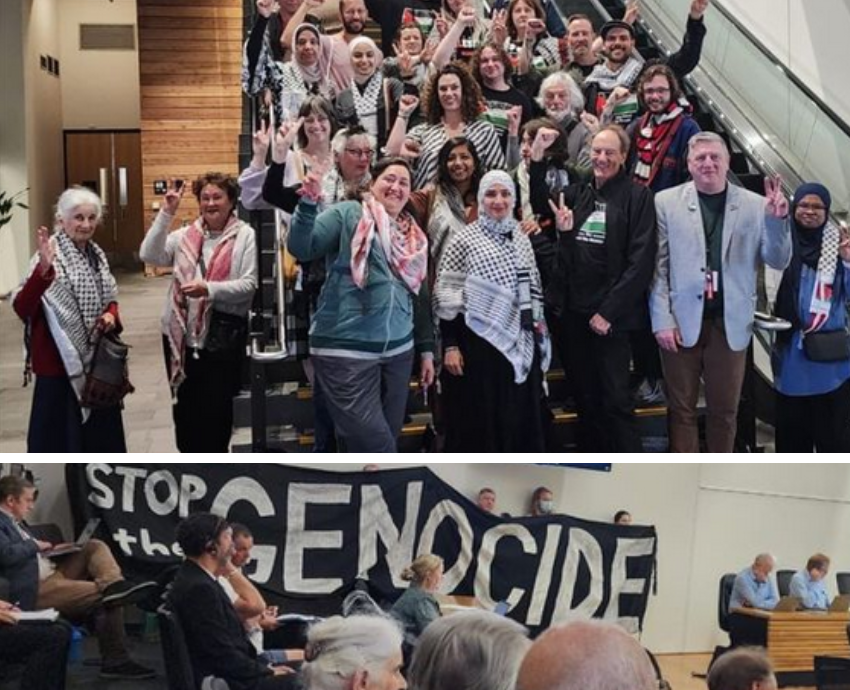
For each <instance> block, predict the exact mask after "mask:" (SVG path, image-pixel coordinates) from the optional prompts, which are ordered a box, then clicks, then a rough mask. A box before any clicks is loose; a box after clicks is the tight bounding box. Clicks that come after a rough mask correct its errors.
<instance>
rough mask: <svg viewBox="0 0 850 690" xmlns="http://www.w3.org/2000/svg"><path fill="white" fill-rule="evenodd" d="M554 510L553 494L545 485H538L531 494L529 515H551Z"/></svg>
mask: <svg viewBox="0 0 850 690" xmlns="http://www.w3.org/2000/svg"><path fill="white" fill-rule="evenodd" d="M554 512H555V494H553V493H552V492H551V491H550V490H549V489H547V488H546V487H545V486H539V487H537V488H536V489H535V490H534V493H533V494H531V513H530V515H531V517H542V516H546V515H552V514H553V513H554Z"/></svg>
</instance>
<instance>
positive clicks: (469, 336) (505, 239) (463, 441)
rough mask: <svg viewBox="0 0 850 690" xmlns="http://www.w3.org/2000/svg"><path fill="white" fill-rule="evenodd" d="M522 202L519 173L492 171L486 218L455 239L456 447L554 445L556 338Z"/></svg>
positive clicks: (440, 308) (450, 328)
mask: <svg viewBox="0 0 850 690" xmlns="http://www.w3.org/2000/svg"><path fill="white" fill-rule="evenodd" d="M515 205H516V191H515V187H514V183H513V180H512V179H511V177H510V175H508V174H507V173H505V172H502V171H492V172H489V173H487V174H486V175H485V176H484V177H483V178H482V180H481V184H480V185H479V188H478V220H477V221H476V222H474V223H471V224H470V225H467V226H466V227H465V228H464V229H463V230H461V231H460V232H458V233H456V234H455V235H454V236H453V237H452V238H451V239H450V240H449V243H448V245H447V246H446V249H445V251H444V252H443V258H442V260H441V261H440V265H439V268H438V270H437V280H436V285H435V288H434V312H435V314H436V316H437V317H438V318H439V319H440V333H441V335H442V343H443V375H442V383H443V391H444V396H443V397H444V400H445V402H446V451H468V450H472V449H474V448H477V449H479V450H486V451H495V452H504V451H542V450H543V449H544V432H543V422H542V420H543V415H542V411H541V405H542V400H543V383H542V381H543V372H544V371H545V370H546V368H547V367H548V365H549V350H550V347H549V336H548V332H547V330H546V323H545V321H544V318H543V294H542V288H541V283H540V274H539V272H538V270H537V265H536V263H535V258H534V250H533V248H532V245H531V241H530V240H529V238H528V237H527V236H526V235H525V234H524V233H523V232H521V231H520V226H519V223H518V222H517V221H516V220H515V219H514V216H513V213H514V207H515ZM471 409H474V410H475V411H476V414H475V415H472V416H470V415H469V414H468V411H469V410H471Z"/></svg>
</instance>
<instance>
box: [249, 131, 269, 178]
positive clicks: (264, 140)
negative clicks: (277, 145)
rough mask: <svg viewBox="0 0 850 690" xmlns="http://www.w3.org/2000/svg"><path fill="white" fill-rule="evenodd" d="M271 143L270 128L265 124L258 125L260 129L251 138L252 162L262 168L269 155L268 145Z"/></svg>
mask: <svg viewBox="0 0 850 690" xmlns="http://www.w3.org/2000/svg"><path fill="white" fill-rule="evenodd" d="M270 143H271V126H270V125H267V124H266V123H265V122H261V123H260V129H258V130H257V131H256V132H254V136H253V137H252V138H251V148H252V150H253V151H254V159H253V160H254V162H256V163H257V164H258V165H257V167H260V166H262V165H263V164H264V163H265V162H266V156H267V155H268V153H269V144H270Z"/></svg>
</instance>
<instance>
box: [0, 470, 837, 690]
mask: <svg viewBox="0 0 850 690" xmlns="http://www.w3.org/2000/svg"><path fill="white" fill-rule="evenodd" d="M485 492H487V493H490V494H492V495H493V497H495V493H494V492H493V491H492V490H489V489H488V490H482V492H481V495H482V496H484V494H485ZM35 500H36V491H35V487H34V485H33V484H32V483H31V482H29V481H28V480H26V479H24V478H21V477H17V476H7V477H3V478H0V576H2V578H4V579H5V581H7V582H8V589H9V591H8V592H4V593H3V594H4V596H6V597H8V599H9V601H6V600H5V599H2V598H0V643H2V644H0V670H2V669H4V668H6V667H7V666H17V667H20V668H21V669H22V670H21V674H22V675H21V685H20V687H21V688H23V689H24V690H62V689H63V688H64V687H65V676H66V671H67V662H68V653H69V648H70V638H71V628H70V626H69V625H68V622H73V623H75V624H82V623H86V622H87V623H89V624H91V625H93V626H94V630H95V631H96V634H97V635H98V639H99V641H100V644H101V653H102V657H103V659H102V665H101V671H100V675H101V676H102V677H103V678H107V679H110V678H111V679H130V680H140V679H144V678H150V677H152V676H153V675H154V674H153V671H151V670H150V669H148V668H145V667H144V666H141V665H139V664H137V663H135V662H133V661H132V660H130V659H129V657H128V656H127V653H126V649H125V647H124V645H123V640H124V627H123V615H122V609H121V607H122V606H124V605H126V604H130V603H134V602H137V601H138V600H139V597H140V596H143V595H146V594H148V592H149V590H150V589H152V588H154V587H155V589H156V596H157V598H158V603H157V605H159V604H160V603H162V604H163V605H164V607H165V609H167V610H168V611H169V614H168V615H170V616H172V617H173V618H174V619H176V621H177V622H178V623H179V629H180V630H182V635H183V637H184V640H185V646H186V653H187V655H188V663H189V664H190V665H191V668H192V673H193V676H194V678H195V683H196V687H198V688H200V687H202V686H203V687H207V685H206V683H207V682H213V681H223V682H224V683H226V685H227V687H228V688H231V690H274V689H279V690H295V689H296V688H303V689H304V690H352V689H354V690H407V688H408V687H411V688H414V689H415V690H443V689H444V688H447V687H449V686H451V687H460V688H468V689H474V688H487V689H488V690H494V689H495V690H588V689H590V690H612V689H613V688H619V687H627V688H629V689H630V690H657V688H659V687H666V684H665V681H664V679H663V677H662V676H661V675H660V671H659V668H658V666H657V664H656V663H655V660H654V659H653V658H652V656H651V654H649V653H648V652H647V650H645V649H643V648H642V647H641V645H640V643H639V642H638V641H637V640H636V638H635V637H634V636H632V635H629V634H628V633H626V632H625V631H624V630H623V629H622V628H621V627H619V626H618V625H616V624H615V623H611V622H603V621H598V620H592V621H580V620H576V621H573V622H570V623H568V624H566V625H556V626H553V627H551V628H550V629H548V630H547V631H545V632H543V634H541V635H540V636H539V637H538V638H537V639H536V640H535V641H534V642H532V641H531V640H530V639H529V635H528V631H527V630H526V629H525V628H524V627H523V626H522V625H520V624H519V623H516V622H515V621H513V620H511V619H509V618H507V617H505V616H504V614H503V613H502V614H500V613H499V612H489V611H485V610H481V609H470V610H466V611H462V612H459V613H453V614H452V615H447V616H444V615H443V612H442V610H441V607H440V603H439V601H438V599H437V596H436V595H437V592H438V591H439V590H440V587H441V583H442V578H443V568H444V564H443V560H442V559H441V558H440V557H439V556H436V555H432V554H426V555H422V556H420V557H419V558H417V560H416V561H414V562H413V563H412V564H411V565H410V566H409V567H408V568H406V569H405V570H404V572H402V573H400V576H401V578H402V579H403V580H405V581H407V582H409V583H410V587H409V588H408V589H407V590H406V591H405V592H404V593H403V594H402V596H401V597H400V598H399V599H398V600H397V601H396V602H395V604H394V605H392V607H391V608H390V607H387V608H386V609H384V608H381V607H380V606H379V605H378V604H376V603H375V602H374V601H372V600H371V598H370V597H369V596H368V595H367V594H365V593H364V592H362V591H358V590H355V591H354V592H352V594H351V595H349V597H348V598H347V599H346V602H345V603H343V606H342V614H343V615H337V616H334V617H332V618H328V619H325V620H321V621H319V622H316V623H313V624H312V625H311V626H310V627H309V630H308V634H307V638H306V644H303V645H301V646H299V647H298V648H294V649H279V648H275V647H274V646H273V645H269V644H267V642H269V641H270V639H271V638H269V637H268V636H266V633H269V632H273V631H274V630H276V629H277V628H278V627H279V625H280V618H279V611H278V609H277V608H276V607H270V606H268V605H267V602H266V599H265V597H264V595H263V593H262V592H261V591H260V590H259V589H258V587H257V586H256V585H255V584H254V583H253V582H252V580H251V579H250V578H249V577H248V576H247V574H246V572H245V570H244V568H245V566H246V565H247V564H248V563H249V562H250V561H251V557H252V549H253V547H254V540H253V535H252V533H251V530H250V528H249V527H247V526H245V525H240V524H233V523H230V522H228V521H227V520H226V519H224V518H222V517H220V516H218V515H215V514H212V513H206V512H197V513H193V514H191V515H189V516H188V517H186V518H184V519H183V520H182V521H181V522H180V523H179V524H178V525H177V529H176V533H175V540H176V544H177V545H178V546H179V548H180V551H181V553H182V554H183V561H182V563H181V564H180V565H179V566H178V567H176V568H171V569H169V570H168V573H169V581H170V584H167V583H166V581H165V580H163V579H160V581H159V582H157V583H152V582H151V583H135V584H131V583H128V582H127V581H126V580H124V578H123V575H122V574H121V571H120V568H119V567H118V566H117V564H116V562H115V559H114V557H113V556H112V553H111V552H110V551H109V549H108V547H107V546H106V545H105V544H104V543H102V542H100V541H98V540H92V541H91V542H89V545H90V546H86V547H85V548H83V549H82V550H80V551H79V552H77V553H74V554H71V555H68V556H64V557H63V558H62V559H61V560H58V561H56V562H54V561H51V560H50V557H49V551H50V549H51V547H52V546H53V545H51V544H48V543H46V542H42V541H40V540H38V539H37V538H36V537H34V536H33V535H32V534H31V533H30V528H29V527H28V526H27V524H26V517H27V515H28V514H29V512H30V511H31V509H32V508H33V505H34V502H35ZM627 517H630V516H629V515H628V513H626V512H625V511H620V512H619V513H618V514H617V516H616V519H617V521H618V522H620V524H627V523H626V521H625V520H624V518H627ZM774 566H775V559H773V557H772V556H770V555H768V554H763V555H761V556H759V557H757V558H756V561H755V563H754V564H753V566H752V568H749V569H747V570H745V571H744V572H742V573H741V574H740V575H739V576H738V578H737V580H736V582H735V588H734V594H733V599H732V606H733V607H757V608H764V609H770V608H772V607H773V606H775V604H776V602H777V601H778V599H777V597H776V595H775V591H774V590H773V585H772V584H771V582H770V579H769V576H770V574H771V571H772V570H773V568H774ZM39 570H41V571H42V574H40V573H39ZM828 570H829V559H828V558H827V557H826V556H824V555H822V554H816V555H815V556H813V557H812V558H811V559H810V560H809V563H808V564H807V566H806V568H805V569H804V570H802V571H800V572H799V573H797V574H795V575H794V578H793V579H792V582H791V592H792V595H794V596H798V597H800V600H801V603H802V605H803V606H805V607H806V608H810V609H815V610H818V609H824V608H825V607H826V605H827V604H828V601H829V600H828V596H827V594H826V589H825V587H824V585H823V580H824V578H825V577H826V575H827V573H828ZM355 598H356V603H355ZM11 602H14V603H11ZM47 606H52V607H55V608H56V609H57V610H58V611H59V612H60V613H61V614H62V616H63V618H62V619H61V620H59V621H56V622H47V623H38V624H34V623H29V622H26V621H22V620H21V615H20V614H21V611H22V610H24V611H27V610H31V609H34V608H36V607H38V608H43V607H47ZM744 642H745V641H743V640H737V641H736V640H735V638H734V637H733V646H735V647H736V649H733V650H731V651H729V652H728V653H726V654H724V655H722V656H720V657H719V658H718V659H717V660H716V661H714V662H713V664H712V667H711V669H710V673H709V677H708V686H709V690H775V688H776V680H775V678H774V676H773V672H772V669H771V665H770V662H769V661H768V660H767V657H766V656H765V654H764V652H763V651H762V650H759V649H755V648H749V647H743V648H738V647H739V646H740V645H741V644H743V643H744ZM746 642H747V643H748V644H752V643H753V642H754V641H753V640H747V641H746ZM755 643H756V644H758V643H759V642H758V641H755ZM760 644H761V645H762V646H763V645H764V641H761V642H760ZM4 665H6V666H5V667H4ZM212 687H215V684H214V682H213V685H212ZM187 690H191V689H190V688H187Z"/></svg>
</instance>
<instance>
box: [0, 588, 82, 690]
mask: <svg viewBox="0 0 850 690" xmlns="http://www.w3.org/2000/svg"><path fill="white" fill-rule="evenodd" d="M16 613H17V610H16V609H15V607H14V606H12V604H10V603H8V602H6V601H2V600H0V672H3V671H4V670H5V669H4V667H5V666H6V665H13V664H23V665H24V668H23V670H22V672H21V690H64V688H65V670H66V667H67V665H68V645H69V643H70V641H71V629H70V628H69V627H68V626H67V625H65V624H64V623H49V624H47V623H20V624H19V623H18V617H17V615H16Z"/></svg>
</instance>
